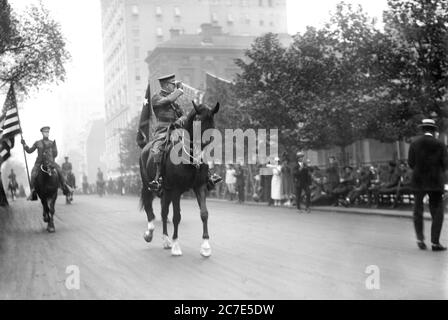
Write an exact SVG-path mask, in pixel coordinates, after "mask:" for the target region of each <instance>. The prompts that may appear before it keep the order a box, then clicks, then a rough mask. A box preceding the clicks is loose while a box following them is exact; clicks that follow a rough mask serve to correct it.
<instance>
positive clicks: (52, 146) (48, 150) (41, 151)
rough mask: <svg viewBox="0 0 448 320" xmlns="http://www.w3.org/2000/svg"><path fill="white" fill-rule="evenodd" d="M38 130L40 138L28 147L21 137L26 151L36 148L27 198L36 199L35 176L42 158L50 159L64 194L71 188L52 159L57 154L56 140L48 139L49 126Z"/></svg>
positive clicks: (30, 151) (29, 151)
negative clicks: (29, 191)
mask: <svg viewBox="0 0 448 320" xmlns="http://www.w3.org/2000/svg"><path fill="white" fill-rule="evenodd" d="M40 132H42V137H43V139H42V140H39V141H36V142H35V143H34V144H33V146H32V147H31V148H30V147H28V146H27V144H26V142H25V140H23V139H22V144H23V147H24V149H25V151H26V152H27V153H33V152H34V151H36V150H37V159H36V162H35V164H34V167H33V170H32V171H31V193H30V196H29V198H28V200H32V201H37V194H36V191H35V189H36V178H37V175H38V173H39V171H40V170H41V166H42V165H43V162H44V158H46V159H50V160H49V161H51V162H52V163H51V166H52V167H53V168H54V169H55V170H56V171H57V173H58V176H59V181H60V187H61V189H62V191H63V192H64V195H67V194H69V193H70V192H72V190H71V188H70V187H69V186H68V185H67V183H66V182H65V177H64V175H63V173H62V170H61V168H60V167H59V165H58V164H57V163H56V162H55V161H54V159H55V158H56V157H57V156H58V149H57V146H56V141H51V140H50V139H49V135H50V127H43V128H42V129H41V130H40Z"/></svg>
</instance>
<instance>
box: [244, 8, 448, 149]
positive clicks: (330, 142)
mask: <svg viewBox="0 0 448 320" xmlns="http://www.w3.org/2000/svg"><path fill="white" fill-rule="evenodd" d="M447 3H448V0H442V1H436V0H411V1H404V0H389V1H388V9H387V11H386V12H385V13H384V23H385V27H384V30H380V29H379V28H378V26H377V25H376V21H375V20H374V19H372V18H371V17H369V16H368V15H367V14H366V13H365V12H364V11H363V10H362V7H361V6H352V5H350V4H346V3H343V2H341V3H339V4H338V5H337V6H336V10H335V12H334V13H333V14H332V16H331V19H330V20H329V22H328V23H327V24H326V25H325V26H324V27H322V28H319V29H316V28H312V27H308V28H307V30H306V31H305V32H304V33H303V34H297V35H296V36H294V39H293V43H292V44H291V45H290V46H289V47H283V46H281V45H280V42H279V40H278V37H277V36H276V35H273V34H267V35H264V36H262V37H260V38H258V39H257V40H256V41H255V43H254V44H253V46H252V47H251V48H250V49H249V50H248V51H247V52H246V57H245V59H240V60H238V62H237V64H238V66H240V68H241V70H242V72H241V74H240V75H239V76H238V78H237V87H238V89H237V91H236V93H237V96H238V99H239V102H240V107H242V108H243V109H244V110H245V111H246V112H247V113H248V115H249V117H250V118H251V120H252V123H253V124H254V125H255V126H261V127H265V128H278V129H280V143H281V144H283V145H289V146H297V147H298V148H305V149H322V148H331V147H334V146H339V147H340V148H341V149H342V151H343V150H344V148H345V147H347V146H348V145H350V144H352V143H353V142H355V141H357V140H360V139H363V138H373V139H378V140H381V141H397V140H399V139H403V138H407V137H412V136H414V135H415V134H416V124H417V122H418V121H419V120H420V119H421V118H422V117H428V116H429V115H430V114H431V113H432V112H435V113H436V114H437V116H438V117H439V119H443V118H444V117H447V116H448V113H447V111H448V109H447V106H446V103H447V100H448V94H447V83H448V78H447V76H448V68H447V65H448V59H447V57H448V33H447V27H448V4H447Z"/></svg>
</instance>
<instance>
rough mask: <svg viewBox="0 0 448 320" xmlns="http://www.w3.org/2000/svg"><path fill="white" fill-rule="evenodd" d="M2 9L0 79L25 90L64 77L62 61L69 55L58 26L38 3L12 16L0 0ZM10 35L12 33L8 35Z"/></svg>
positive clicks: (5, 3) (4, 2) (5, 4)
mask: <svg viewBox="0 0 448 320" xmlns="http://www.w3.org/2000/svg"><path fill="white" fill-rule="evenodd" d="M2 6H3V9H4V10H3V11H1V12H2V14H4V15H5V16H6V17H10V18H9V19H6V20H3V19H2V29H1V30H2V32H3V30H6V32H5V33H4V34H3V33H2V41H1V44H2V46H1V47H0V48H1V51H0V81H1V82H3V83H11V82H13V83H14V84H15V86H16V88H17V89H18V90H20V91H22V92H25V93H27V92H28V91H29V90H30V89H33V88H34V89H38V88H39V87H40V86H42V85H43V84H48V83H51V82H53V81H56V82H59V81H64V79H65V67H64V65H65V63H66V62H67V61H68V60H69V58H70V54H69V53H68V51H67V50H66V48H65V40H64V37H63V35H62V32H61V28H60V25H59V24H58V23H57V22H56V21H55V20H53V18H52V17H51V16H50V13H49V11H48V10H47V9H45V8H44V7H43V6H42V4H41V3H40V4H39V5H37V6H34V5H33V6H30V7H28V8H27V9H26V11H25V12H24V14H22V15H15V14H14V13H13V12H12V13H11V10H10V9H9V6H8V4H7V2H6V1H5V0H2ZM11 35H13V36H11Z"/></svg>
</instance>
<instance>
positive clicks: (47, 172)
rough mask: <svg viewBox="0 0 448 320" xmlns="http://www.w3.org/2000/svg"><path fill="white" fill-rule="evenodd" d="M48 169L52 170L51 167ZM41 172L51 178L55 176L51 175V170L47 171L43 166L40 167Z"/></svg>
mask: <svg viewBox="0 0 448 320" xmlns="http://www.w3.org/2000/svg"><path fill="white" fill-rule="evenodd" d="M48 168H50V167H48ZM40 170H41V171H42V172H45V173H46V174H48V175H49V176H50V177H51V176H52V175H53V174H52V173H51V168H50V169H48V170H45V168H44V165H43V164H41V165H40Z"/></svg>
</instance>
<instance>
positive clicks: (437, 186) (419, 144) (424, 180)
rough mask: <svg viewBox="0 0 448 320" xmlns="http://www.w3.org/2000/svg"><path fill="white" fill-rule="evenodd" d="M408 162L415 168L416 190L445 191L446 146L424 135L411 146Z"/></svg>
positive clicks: (447, 164)
mask: <svg viewBox="0 0 448 320" xmlns="http://www.w3.org/2000/svg"><path fill="white" fill-rule="evenodd" d="M408 163H409V166H410V167H411V169H412V170H413V174H412V181H411V186H412V188H413V189H414V190H415V191H440V192H443V190H444V184H445V171H446V170H447V169H448V155H447V150H446V146H445V145H444V144H443V143H442V142H441V141H439V140H437V139H436V138H434V137H432V136H428V135H424V136H422V137H420V138H418V139H417V140H416V141H414V142H413V143H412V144H411V146H410V147H409V154H408Z"/></svg>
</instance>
